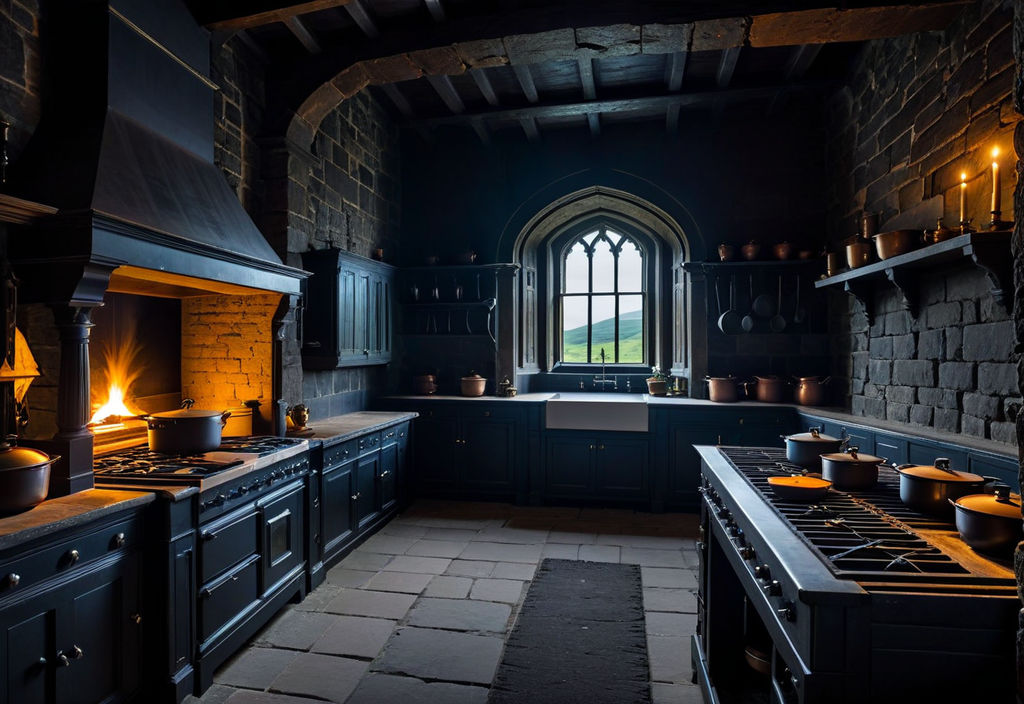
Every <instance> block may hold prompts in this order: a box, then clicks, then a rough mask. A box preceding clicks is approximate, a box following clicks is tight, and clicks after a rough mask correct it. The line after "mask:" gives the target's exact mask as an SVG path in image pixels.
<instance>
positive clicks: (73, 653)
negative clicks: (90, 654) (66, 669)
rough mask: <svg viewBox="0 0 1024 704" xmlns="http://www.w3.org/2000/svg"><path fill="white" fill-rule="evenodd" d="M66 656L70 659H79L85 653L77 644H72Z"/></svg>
mask: <svg viewBox="0 0 1024 704" xmlns="http://www.w3.org/2000/svg"><path fill="white" fill-rule="evenodd" d="M68 657H69V658H71V659H72V660H81V659H82V658H83V657H85V653H83V652H82V649H81V648H79V647H78V646H77V645H72V646H71V650H70V651H69V652H68Z"/></svg>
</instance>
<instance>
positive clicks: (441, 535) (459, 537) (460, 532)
mask: <svg viewBox="0 0 1024 704" xmlns="http://www.w3.org/2000/svg"><path fill="white" fill-rule="evenodd" d="M479 532H480V531H478V530H466V529H464V528H427V532H426V533H424V534H423V538H424V539H425V540H451V541H453V542H457V543H462V542H469V541H470V540H472V539H473V538H475V537H476V536H477V533H479Z"/></svg>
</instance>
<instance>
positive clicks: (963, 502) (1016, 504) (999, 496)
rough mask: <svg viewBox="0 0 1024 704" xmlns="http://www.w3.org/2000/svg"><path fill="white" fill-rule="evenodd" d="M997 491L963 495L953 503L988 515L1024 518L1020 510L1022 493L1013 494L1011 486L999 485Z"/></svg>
mask: <svg viewBox="0 0 1024 704" xmlns="http://www.w3.org/2000/svg"><path fill="white" fill-rule="evenodd" d="M996 492H997V493H996V494H969V495H968V496H961V497H960V498H959V499H957V500H956V501H954V502H953V505H954V506H957V507H958V508H962V509H966V510H967V511H972V512H974V513H981V514H984V515H986V516H998V517H999V518H1014V519H1016V520H1018V521H1020V520H1024V517H1022V516H1021V512H1020V494H1011V493H1010V489H1009V487H998V488H997V489H996Z"/></svg>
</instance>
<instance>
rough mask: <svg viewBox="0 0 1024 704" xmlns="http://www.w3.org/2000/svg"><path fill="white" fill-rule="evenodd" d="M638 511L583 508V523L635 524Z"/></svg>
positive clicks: (581, 511) (581, 513) (581, 518)
mask: <svg viewBox="0 0 1024 704" xmlns="http://www.w3.org/2000/svg"><path fill="white" fill-rule="evenodd" d="M635 519H636V511H633V510H632V509H628V508H583V509H580V520H581V521H598V522H601V523H629V524H631V523H633V522H634V520H635Z"/></svg>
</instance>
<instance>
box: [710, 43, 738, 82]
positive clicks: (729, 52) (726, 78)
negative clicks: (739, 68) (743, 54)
mask: <svg viewBox="0 0 1024 704" xmlns="http://www.w3.org/2000/svg"><path fill="white" fill-rule="evenodd" d="M739 59H740V47H738V46H734V47H732V48H730V49H725V50H724V51H723V52H722V60H721V61H719V62H718V74H717V75H716V77H715V81H716V82H717V83H718V87H719V88H728V87H729V84H730V83H732V76H733V74H734V73H736V63H737V62H738V61H739Z"/></svg>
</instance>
